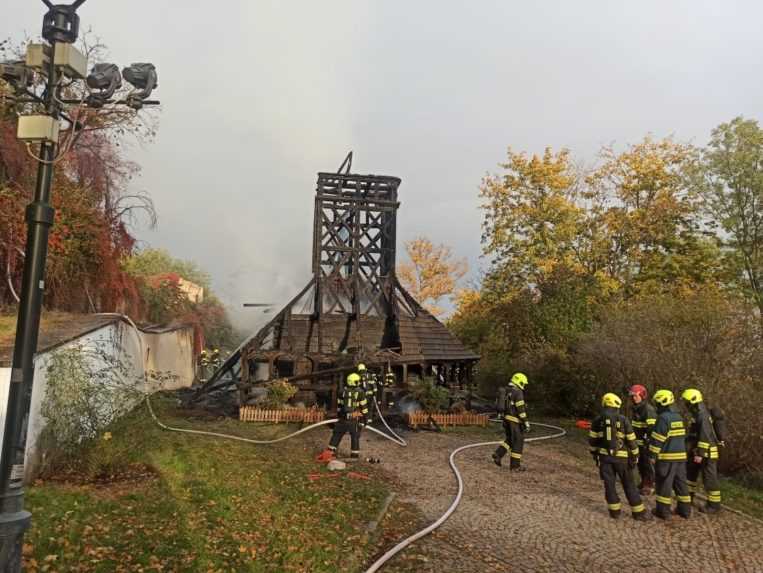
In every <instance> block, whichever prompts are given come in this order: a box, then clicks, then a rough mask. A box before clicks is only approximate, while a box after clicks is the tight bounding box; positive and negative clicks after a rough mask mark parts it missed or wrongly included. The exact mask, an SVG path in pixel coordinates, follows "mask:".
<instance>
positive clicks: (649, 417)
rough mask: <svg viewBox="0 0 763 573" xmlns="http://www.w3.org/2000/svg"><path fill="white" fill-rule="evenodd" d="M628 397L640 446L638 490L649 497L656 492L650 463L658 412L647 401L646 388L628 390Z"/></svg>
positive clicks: (637, 385) (637, 387)
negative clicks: (651, 437) (652, 438)
mask: <svg viewBox="0 0 763 573" xmlns="http://www.w3.org/2000/svg"><path fill="white" fill-rule="evenodd" d="M628 395H629V396H630V398H631V402H633V416H632V421H631V425H632V426H633V433H634V434H636V444H637V445H638V473H639V476H641V482H640V483H639V485H638V489H639V491H641V495H649V494H650V493H653V492H654V468H653V467H652V464H650V463H649V435H650V434H651V433H652V429H653V428H654V424H655V422H656V421H657V411H656V410H655V409H654V406H653V405H652V404H650V403H649V401H648V400H647V391H646V388H645V387H644V386H642V385H641V384H634V385H633V386H631V387H630V388H628Z"/></svg>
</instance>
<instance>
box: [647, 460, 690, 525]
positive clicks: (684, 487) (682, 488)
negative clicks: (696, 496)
mask: <svg viewBox="0 0 763 573" xmlns="http://www.w3.org/2000/svg"><path fill="white" fill-rule="evenodd" d="M654 473H655V477H656V486H655V496H656V498H657V499H656V501H657V508H656V510H655V512H656V514H657V515H658V516H660V517H668V516H669V515H670V514H671V513H672V511H671V497H672V495H673V492H675V493H676V500H677V501H678V505H677V507H676V513H678V515H680V516H681V517H689V516H690V515H691V497H690V496H689V485H688V484H687V483H686V462H685V461H675V462H670V461H665V460H662V461H660V460H658V461H657V462H656V463H655V465H654Z"/></svg>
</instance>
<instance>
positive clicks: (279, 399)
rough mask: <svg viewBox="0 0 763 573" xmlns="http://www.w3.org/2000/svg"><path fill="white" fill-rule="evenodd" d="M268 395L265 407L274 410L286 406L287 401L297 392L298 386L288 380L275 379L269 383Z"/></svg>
mask: <svg viewBox="0 0 763 573" xmlns="http://www.w3.org/2000/svg"><path fill="white" fill-rule="evenodd" d="M267 392H268V393H267V396H266V398H265V402H264V404H263V405H264V406H265V408H270V409H273V410H280V409H282V408H284V407H285V406H286V402H288V401H289V399H291V398H292V397H293V396H294V395H295V394H296V393H297V387H296V386H294V385H293V384H289V383H288V382H287V381H286V380H284V379H281V380H275V381H274V382H271V383H270V384H268V385H267Z"/></svg>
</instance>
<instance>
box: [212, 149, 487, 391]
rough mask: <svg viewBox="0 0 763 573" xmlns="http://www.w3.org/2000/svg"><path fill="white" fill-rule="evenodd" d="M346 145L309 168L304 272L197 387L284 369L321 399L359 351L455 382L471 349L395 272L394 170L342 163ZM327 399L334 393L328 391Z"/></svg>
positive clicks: (464, 375)
mask: <svg viewBox="0 0 763 573" xmlns="http://www.w3.org/2000/svg"><path fill="white" fill-rule="evenodd" d="M351 168H352V153H350V154H349V155H348V156H347V158H346V159H345V161H344V162H343V163H342V166H341V167H340V168H339V171H338V172H336V173H318V182H317V186H316V194H315V214H314V221H313V257H312V278H311V279H310V281H309V282H308V283H307V285H306V286H305V287H304V288H303V289H302V291H300V292H299V294H297V295H296V296H295V297H294V298H293V299H292V300H291V301H290V302H289V303H288V304H287V305H286V306H285V307H284V308H283V309H282V310H281V311H280V312H279V313H278V314H277V315H275V317H274V318H273V319H272V320H271V321H270V322H269V323H268V324H267V325H265V326H264V327H263V328H262V329H261V330H260V331H259V332H257V333H256V334H255V335H254V336H252V337H251V338H250V339H249V340H247V341H246V342H245V343H244V344H243V345H242V346H241V347H240V348H239V349H238V350H237V352H235V353H234V354H232V355H231V356H230V358H229V359H228V360H227V361H226V362H225V363H224V364H223V366H222V368H221V369H220V370H219V371H218V372H217V373H215V375H214V376H213V377H212V378H211V379H210V380H209V381H207V383H206V384H205V385H204V386H203V387H202V389H201V391H202V392H206V391H210V390H214V389H215V388H221V387H223V386H230V385H232V384H235V385H236V386H237V387H238V389H239V391H240V397H241V400H242V401H243V400H245V399H246V395H247V391H248V389H250V388H251V387H252V386H253V385H256V384H258V383H261V382H263V381H266V380H271V379H274V378H288V379H289V380H290V381H291V382H292V383H294V384H296V385H298V386H299V387H300V388H301V389H303V390H311V391H314V392H316V394H318V395H323V396H324V399H322V400H320V401H321V402H323V403H325V404H327V405H329V404H330V402H329V399H330V398H329V396H330V397H331V398H333V394H334V389H335V388H336V384H337V382H338V381H339V380H340V379H341V377H342V376H344V375H346V373H347V372H348V371H349V370H351V369H352V368H353V367H354V366H355V365H356V364H357V363H358V361H363V362H365V363H366V364H367V365H368V366H370V367H376V369H377V370H380V371H383V372H386V371H389V370H391V371H392V372H394V373H395V376H396V380H397V385H398V388H402V387H404V386H405V385H406V383H407V380H408V378H409V377H410V376H412V375H416V376H424V375H433V376H436V377H438V378H439V380H440V381H441V383H444V384H448V385H458V386H464V385H465V384H467V383H468V382H469V381H470V378H471V376H472V370H473V366H474V364H475V363H476V361H477V360H478V359H479V356H477V355H476V354H475V353H474V352H472V351H470V350H468V349H467V348H465V347H464V346H463V345H462V344H461V342H459V341H458V340H457V339H456V338H455V337H454V336H453V335H452V334H451V333H450V332H449V331H448V329H447V328H446V327H445V326H444V325H443V324H442V323H441V322H440V321H439V320H437V318H435V317H434V316H433V315H432V314H430V313H429V312H427V311H426V310H425V309H424V308H423V307H422V306H421V305H420V304H419V303H418V302H417V301H416V300H414V299H413V297H412V296H411V295H410V294H409V293H408V292H407V291H406V290H405V289H404V288H403V286H402V285H401V284H400V283H399V282H398V280H397V277H396V275H395V262H396V235H397V210H398V208H399V207H400V203H399V201H398V187H399V186H400V179H399V178H397V177H390V176H386V175H358V174H355V173H351ZM331 402H333V399H331Z"/></svg>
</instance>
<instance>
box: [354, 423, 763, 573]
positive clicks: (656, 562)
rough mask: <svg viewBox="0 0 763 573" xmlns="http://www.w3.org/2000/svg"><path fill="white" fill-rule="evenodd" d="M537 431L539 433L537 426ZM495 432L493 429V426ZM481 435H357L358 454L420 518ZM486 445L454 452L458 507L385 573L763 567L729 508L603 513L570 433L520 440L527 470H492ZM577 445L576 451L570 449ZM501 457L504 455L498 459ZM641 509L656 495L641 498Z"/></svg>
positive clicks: (591, 469)
mask: <svg viewBox="0 0 763 573" xmlns="http://www.w3.org/2000/svg"><path fill="white" fill-rule="evenodd" d="M537 432H538V433H540V432H541V430H537ZM495 435H496V437H497V436H498V435H499V434H498V432H496V434H495ZM476 441H485V438H484V434H483V435H482V436H476V437H469V436H468V435H457V434H453V433H446V434H434V433H428V432H422V433H418V434H409V443H410V446H409V447H408V448H400V447H398V446H395V445H394V444H392V443H391V442H388V441H386V440H383V439H382V438H378V437H376V436H374V435H373V434H371V433H370V432H365V433H364V436H363V440H362V449H363V454H364V455H372V456H378V457H380V458H382V467H383V468H384V469H385V470H386V471H387V472H389V474H390V475H391V476H392V478H393V480H394V481H395V482H397V484H398V486H397V488H396V489H397V490H398V498H397V502H398V503H400V502H402V503H409V504H412V505H414V506H415V507H417V508H418V509H419V510H420V511H421V512H422V513H423V515H424V517H425V518H426V520H427V522H431V521H434V520H435V519H436V518H438V517H439V516H440V515H441V514H442V513H443V512H444V511H445V510H446V509H447V507H448V506H449V505H450V503H451V502H452V500H453V496H454V495H455V491H456V484H455V478H454V476H453V474H452V472H451V471H450V469H449V466H448V463H447V460H448V456H449V454H450V452H451V451H452V450H453V449H454V448H456V447H458V446H461V445H464V444H467V443H472V442H476ZM491 451H492V448H491V447H484V448H475V449H471V450H467V451H465V452H463V453H461V454H460V455H459V458H458V460H457V463H458V466H459V468H460V470H461V473H462V476H463V478H464V484H465V493H464V497H463V500H462V502H461V505H460V506H459V508H458V509H457V510H456V512H455V513H454V514H453V515H452V516H451V518H450V519H449V520H448V521H447V522H446V523H445V524H444V525H443V526H442V527H441V528H440V529H439V530H438V531H437V532H435V534H433V535H430V536H428V537H426V538H424V539H422V540H420V541H418V542H417V543H415V544H414V545H413V546H412V547H410V548H408V549H407V550H406V551H404V552H403V554H402V555H399V556H397V557H396V558H395V559H394V560H393V561H392V562H391V563H390V564H389V565H388V566H387V567H385V568H384V569H383V570H384V571H389V572H392V571H396V570H405V571H411V561H412V560H414V561H417V563H416V566H415V568H414V570H416V571H421V572H422V573H423V572H430V571H431V572H437V573H443V572H452V573H460V572H463V573H477V572H484V571H555V572H556V571H569V572H578V571H579V572H585V573H591V572H598V571H602V572H610V571H621V572H627V571H639V572H642V573H643V572H651V571H669V572H671V573H676V572H681V571H692V572H695V571H709V572H710V571H712V572H716V571H749V572H750V573H753V572H760V571H763V524H761V523H760V522H758V521H755V520H752V519H748V518H745V517H743V516H740V515H736V514H733V513H730V512H724V513H722V514H720V515H717V516H713V517H707V516H705V515H703V514H701V513H700V512H698V511H695V512H694V515H693V516H692V518H691V519H690V520H688V521H687V520H683V519H680V518H679V517H677V516H675V517H674V518H673V520H672V521H671V522H669V523H664V522H662V521H659V520H652V521H650V522H648V523H640V522H635V521H633V520H632V519H631V518H630V516H629V511H628V510H627V502H626V501H625V497H624V496H623V495H622V492H621V498H622V501H623V507H624V510H625V511H624V515H623V516H622V517H621V518H620V519H619V520H617V521H615V520H612V519H610V518H609V517H608V515H607V507H606V503H605V501H604V490H603V486H602V483H601V481H600V480H599V479H598V472H597V469H596V467H595V466H594V465H593V462H590V461H589V460H587V459H582V458H581V456H580V453H579V448H574V447H573V446H572V444H571V443H570V440H569V438H562V439H560V440H556V441H555V442H553V441H546V442H537V443H532V444H527V445H526V449H525V458H524V460H523V461H524V463H525V464H526V466H527V467H528V471H526V472H524V473H520V474H515V473H509V471H508V468H506V467H502V468H498V467H496V466H495V465H494V464H493V463H492V461H491V459H490V453H491ZM573 452H575V453H573ZM506 460H507V461H508V457H507V458H506ZM646 503H647V506H648V508H649V510H651V508H652V507H654V498H653V497H650V498H649V499H648V500H646Z"/></svg>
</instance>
